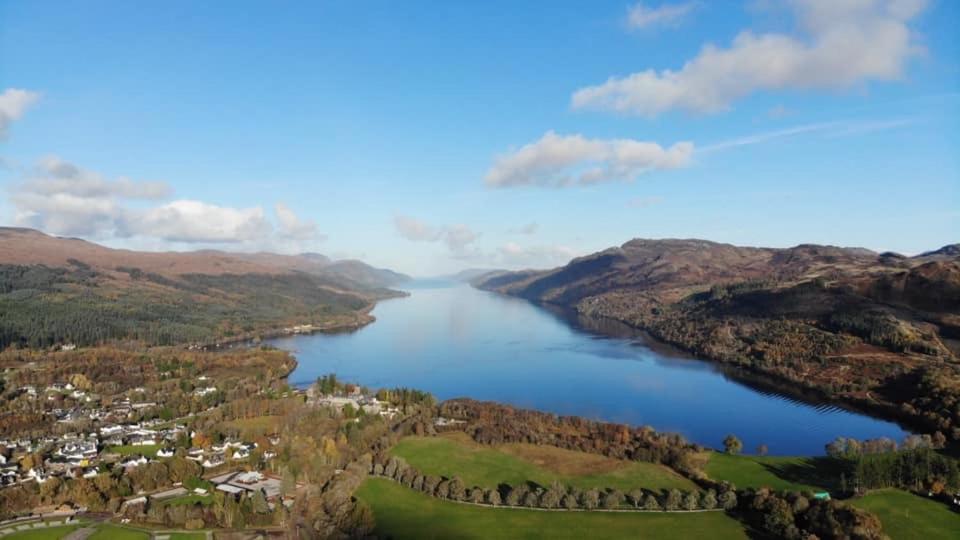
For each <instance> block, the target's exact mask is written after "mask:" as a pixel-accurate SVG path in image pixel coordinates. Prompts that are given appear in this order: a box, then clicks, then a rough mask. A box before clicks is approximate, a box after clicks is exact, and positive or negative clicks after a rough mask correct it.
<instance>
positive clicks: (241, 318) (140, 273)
mask: <svg viewBox="0 0 960 540" xmlns="http://www.w3.org/2000/svg"><path fill="white" fill-rule="evenodd" d="M406 279H409V278H408V277H407V276H404V275H403V274H398V273H396V272H392V271H390V270H383V269H379V268H374V267H371V266H369V265H367V264H365V263H362V262H360V261H332V260H330V259H328V258H326V257H324V256H322V255H319V254H302V255H279V254H273V253H227V252H222V251H215V250H204V251H195V252H160V253H156V252H138V251H130V250H122V249H111V248H108V247H105V246H101V245H98V244H95V243H92V242H88V241H85V240H79V239H74V238H59V237H55V236H50V235H47V234H44V233H42V232H39V231H35V230H31V229H16V228H0V347H4V346H7V345H11V344H20V345H26V346H34V347H47V346H55V345H60V344H64V343H74V344H78V345H92V344H97V343H103V342H106V341H115V340H133V341H138V342H144V343H147V344H164V345H167V344H177V343H194V344H206V343H212V342H219V341H224V340H236V339H246V338H250V337H257V336H262V335H271V334H273V333H276V332H282V331H283V329H284V328H289V327H291V326H299V325H311V326H313V327H315V328H325V329H332V328H343V327H355V326H357V325H361V324H364V323H366V322H369V321H370V320H372V317H370V315H369V314H368V313H367V312H368V311H369V309H370V308H371V307H372V305H373V303H374V302H375V301H376V300H378V299H380V298H386V297H391V296H396V295H398V294H401V293H398V292H396V291H392V290H390V289H388V288H387V287H389V286H392V285H395V284H398V283H401V282H403V281H405V280H406Z"/></svg>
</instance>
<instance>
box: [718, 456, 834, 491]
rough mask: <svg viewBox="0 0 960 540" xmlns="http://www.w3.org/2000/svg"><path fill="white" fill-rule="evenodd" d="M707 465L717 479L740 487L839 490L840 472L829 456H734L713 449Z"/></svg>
mask: <svg viewBox="0 0 960 540" xmlns="http://www.w3.org/2000/svg"><path fill="white" fill-rule="evenodd" d="M708 459H709V460H708V461H707V464H706V467H705V468H704V470H705V472H706V473H707V476H709V477H710V478H712V479H714V480H726V481H727V482H731V483H733V484H734V485H735V486H737V487H738V488H746V487H753V488H759V487H769V488H772V489H779V490H795V491H803V490H809V491H822V490H824V489H834V490H835V489H837V486H836V485H835V483H836V481H837V480H836V478H838V477H839V476H840V472H839V471H836V470H834V469H835V464H834V463H833V462H832V461H831V460H829V459H827V458H819V457H817V458H810V457H781V456H732V455H730V454H722V453H719V452H710V454H709V458H708Z"/></svg>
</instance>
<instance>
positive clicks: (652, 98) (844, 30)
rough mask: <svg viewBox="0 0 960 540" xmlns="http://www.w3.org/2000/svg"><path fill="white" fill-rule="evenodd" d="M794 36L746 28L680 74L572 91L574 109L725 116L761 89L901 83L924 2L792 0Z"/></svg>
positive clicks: (638, 76)
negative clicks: (795, 22) (912, 27)
mask: <svg viewBox="0 0 960 540" xmlns="http://www.w3.org/2000/svg"><path fill="white" fill-rule="evenodd" d="M789 5H790V6H791V7H792V9H793V11H794V13H795V15H796V17H797V19H798V21H799V26H800V29H801V31H800V36H794V35H787V34H778V33H767V34H755V33H753V32H751V31H749V30H746V31H743V32H741V33H740V34H738V35H737V36H736V37H735V38H734V40H733V43H732V44H731V45H730V47H728V48H721V47H717V46H715V45H713V44H707V45H704V46H703V48H702V49H701V50H700V53H699V54H698V55H697V56H696V57H695V58H693V59H692V60H689V61H688V62H687V63H686V64H684V66H683V67H682V68H681V69H680V70H679V71H672V70H663V71H660V72H657V71H655V70H652V69H648V70H646V71H642V72H638V73H634V74H632V75H628V76H626V77H612V78H610V79H608V80H607V81H606V82H605V83H603V84H599V85H596V86H588V87H586V88H582V89H580V90H577V91H576V92H575V93H574V94H573V96H572V99H571V104H572V106H573V107H574V108H578V109H583V108H589V109H601V110H611V111H616V112H621V113H629V114H637V115H642V116H656V115H657V114H660V113H663V112H665V111H669V110H674V109H682V110H687V111H691V112H696V113H715V112H719V111H723V110H726V109H728V108H729V107H730V105H731V103H733V102H734V101H736V100H738V99H740V98H743V97H745V96H747V95H750V94H752V93H754V92H758V91H762V90H782V89H842V88H848V87H850V86H852V85H855V84H858V83H863V82H867V81H892V80H897V79H900V78H902V77H903V74H904V71H905V69H906V64H907V61H908V60H909V59H910V58H911V57H912V56H914V55H915V54H916V53H917V52H918V47H917V46H916V45H915V44H914V42H913V34H912V32H911V30H910V28H909V27H908V26H907V23H908V22H909V21H910V20H911V19H912V18H914V17H915V16H916V15H917V14H918V13H920V12H921V11H922V10H923V9H924V7H925V5H926V2H925V1H924V0H792V1H791V2H790V3H789Z"/></svg>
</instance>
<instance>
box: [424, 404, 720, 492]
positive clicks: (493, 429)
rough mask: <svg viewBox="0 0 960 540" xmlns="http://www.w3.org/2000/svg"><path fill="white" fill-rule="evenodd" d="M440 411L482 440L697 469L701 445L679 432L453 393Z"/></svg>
mask: <svg viewBox="0 0 960 540" xmlns="http://www.w3.org/2000/svg"><path fill="white" fill-rule="evenodd" d="M439 412H440V414H441V415H442V416H445V417H448V418H456V419H461V420H464V421H465V422H466V424H465V425H464V426H463V430H464V431H465V432H466V433H467V434H468V435H470V436H471V438H473V440H475V441H477V442H479V443H481V444H502V443H529V444H541V445H549V446H555V447H557V448H563V449H567V450H576V451H579V452H588V453H592V454H601V455H605V456H608V457H613V458H617V459H625V460H631V461H646V462H651V463H662V464H664V465H667V466H669V467H672V468H674V469H676V470H679V471H683V472H688V473H690V474H694V473H695V472H696V467H697V464H696V460H695V459H694V456H695V455H696V454H697V453H698V452H700V451H701V450H702V448H701V447H700V446H698V445H695V444H691V443H689V442H687V440H686V439H684V438H683V436H681V435H679V434H676V433H659V432H657V431H654V430H653V428H650V427H648V426H645V427H639V428H636V427H631V426H627V425H623V424H613V423H606V422H597V421H593V420H587V419H584V418H580V417H575V416H557V415H554V414H548V413H543V412H539V411H531V410H527V409H516V408H514V407H511V406H508V405H501V404H499V403H492V402H480V401H474V400H471V399H453V400H448V401H445V402H443V403H442V404H441V405H440V410H439Z"/></svg>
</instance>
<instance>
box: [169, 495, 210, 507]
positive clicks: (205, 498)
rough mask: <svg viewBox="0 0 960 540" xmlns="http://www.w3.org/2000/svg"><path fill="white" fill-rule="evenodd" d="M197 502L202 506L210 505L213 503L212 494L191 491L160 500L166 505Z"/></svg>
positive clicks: (188, 504) (182, 504)
mask: <svg viewBox="0 0 960 540" xmlns="http://www.w3.org/2000/svg"><path fill="white" fill-rule="evenodd" d="M197 503H200V504H202V505H203V506H210V504H212V503H213V495H211V494H207V495H197V494H195V493H192V494H190V495H181V496H180V497H175V498H173V499H167V500H165V501H162V502H161V504H166V505H168V506H193V505H195V504H197Z"/></svg>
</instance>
